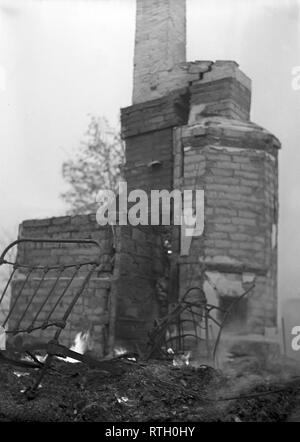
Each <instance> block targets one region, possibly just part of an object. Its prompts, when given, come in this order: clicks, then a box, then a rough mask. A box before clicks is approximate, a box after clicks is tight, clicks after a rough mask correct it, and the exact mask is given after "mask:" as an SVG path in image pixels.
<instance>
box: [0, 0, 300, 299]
mask: <svg viewBox="0 0 300 442" xmlns="http://www.w3.org/2000/svg"><path fill="white" fill-rule="evenodd" d="M187 8H188V21H187V25H188V47H187V53H188V60H194V59H198V60H199V59H203V60H216V59H233V60H236V61H237V62H238V63H239V64H240V67H241V69H242V70H243V71H244V72H245V73H246V74H247V75H248V76H250V77H251V79H252V81H253V83H252V84H253V94H252V120H253V121H254V122H256V123H258V124H260V125H262V126H264V127H266V128H267V129H269V130H271V131H272V132H273V133H274V134H275V135H276V136H278V137H279V139H280V140H281V142H282V144H283V149H282V151H281V154H280V231H279V235H280V237H279V239H280V258H279V264H280V295H281V296H282V297H283V296H295V295H297V294H298V295H299V296H300V233H299V232H298V226H300V195H299V190H300V90H298V91H295V90H293V89H292V74H291V72H292V69H293V67H295V66H300V13H299V10H300V0H187ZM134 21H135V1H134V0H90V1H88V0H84V1H83V0H82V1H81V0H20V1H17V0H0V201H1V205H0V229H1V230H0V239H1V235H2V236H3V230H5V231H9V232H12V231H14V232H15V231H16V226H17V225H18V223H19V222H20V221H22V220H23V219H26V218H35V217H46V216H51V215H57V214H62V213H63V211H64V207H63V204H62V203H61V201H60V199H59V193H60V192H61V191H62V189H63V181H62V178H61V164H62V161H63V160H64V159H66V158H68V157H70V156H71V155H72V153H73V152H74V150H75V149H76V147H77V146H78V144H79V141H80V139H82V137H83V133H84V132H85V130H86V127H87V123H88V118H87V114H88V113H95V114H98V115H100V116H101V115H103V116H106V117H107V118H108V119H109V120H110V122H111V123H112V124H113V125H115V126H117V124H118V118H119V109H120V107H124V106H128V105H130V104H131V93H132V73H133V50H134V25H135V23H134Z"/></svg>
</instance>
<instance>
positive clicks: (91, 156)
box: [61, 115, 125, 215]
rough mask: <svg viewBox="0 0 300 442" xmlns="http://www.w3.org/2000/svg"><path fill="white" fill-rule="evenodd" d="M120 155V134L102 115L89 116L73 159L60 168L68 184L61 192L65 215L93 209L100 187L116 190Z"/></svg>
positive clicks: (122, 151)
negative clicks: (66, 208) (65, 207)
mask: <svg viewBox="0 0 300 442" xmlns="http://www.w3.org/2000/svg"><path fill="white" fill-rule="evenodd" d="M124 157H125V152H124V145H123V143H122V140H121V137H120V134H119V133H117V131H116V130H114V129H112V128H111V127H110V125H109V124H108V122H107V120H106V119H105V118H100V117H95V116H93V115H92V116H91V121H90V123H89V125H88V130H87V132H86V134H85V140H84V141H82V142H81V144H80V146H79V149H78V151H77V152H76V155H75V158H73V159H69V160H68V161H66V162H64V164H63V167H62V174H63V178H64V179H65V181H66V182H67V183H68V184H69V189H68V190H67V191H66V192H64V193H62V194H61V197H62V198H63V200H64V201H65V202H66V203H67V204H68V206H69V209H68V214H70V215H75V214H85V213H92V212H94V211H96V210H97V204H96V195H97V193H98V192H99V190H101V189H112V190H115V189H116V187H117V183H118V181H119V179H120V176H121V169H122V164H123V163H124Z"/></svg>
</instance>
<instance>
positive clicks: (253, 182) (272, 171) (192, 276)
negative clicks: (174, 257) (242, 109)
mask: <svg viewBox="0 0 300 442" xmlns="http://www.w3.org/2000/svg"><path fill="white" fill-rule="evenodd" d="M176 139H177V145H174V147H175V152H174V154H175V157H176V159H175V163H176V164H177V165H180V164H181V167H177V168H176V169H175V170H174V185H175V187H179V188H181V189H182V190H184V189H203V190H204V195H205V230H204V234H203V235H202V236H201V237H194V238H192V239H189V238H187V244H186V245H185V247H184V249H185V250H182V247H181V250H180V253H181V255H182V256H181V257H180V277H179V279H180V292H181V296H182V295H183V294H184V293H185V291H186V290H187V289H188V288H189V287H191V286H193V285H197V284H198V285H199V278H200V271H203V269H204V270H205V271H206V272H207V276H208V277H209V279H210V280H211V283H212V285H213V286H214V287H215V288H216V289H213V290H211V288H212V287H209V285H208V284H207V283H206V285H205V287H206V291H207V293H208V298H209V302H210V303H213V304H215V305H219V304H220V299H219V298H220V297H222V296H230V297H237V296H239V295H241V294H242V293H243V292H244V291H245V290H246V289H247V288H248V287H249V284H250V285H251V283H252V284H253V283H255V285H256V287H255V290H254V291H253V293H252V294H251V295H250V296H249V300H248V301H247V320H246V321H245V324H244V325H245V326H246V325H248V326H249V329H250V330H251V331H259V332H262V331H263V330H264V328H265V327H272V326H275V325H276V255H277V223H278V216H277V212H278V208H277V201H278V182H277V181H278V175H277V167H278V149H279V148H280V143H279V142H278V140H277V139H276V138H275V137H274V136H273V135H272V134H270V133H269V132H267V131H265V130H263V129H262V128H260V127H259V126H257V125H254V124H253V123H238V122H237V121H233V120H230V119H226V118H219V117H211V118H206V119H205V118H202V119H200V120H199V121H198V123H197V124H195V125H194V126H186V127H182V128H180V129H178V130H177V136H176ZM201 265H203V267H201ZM246 323H247V324H246Z"/></svg>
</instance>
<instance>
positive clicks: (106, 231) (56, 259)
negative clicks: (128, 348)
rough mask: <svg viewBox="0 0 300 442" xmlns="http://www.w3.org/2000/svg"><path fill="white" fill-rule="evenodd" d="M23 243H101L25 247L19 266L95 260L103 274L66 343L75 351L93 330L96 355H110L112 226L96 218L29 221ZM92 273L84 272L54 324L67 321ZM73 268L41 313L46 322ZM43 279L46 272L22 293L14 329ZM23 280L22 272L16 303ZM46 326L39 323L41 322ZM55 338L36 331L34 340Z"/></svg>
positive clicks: (79, 307)
mask: <svg viewBox="0 0 300 442" xmlns="http://www.w3.org/2000/svg"><path fill="white" fill-rule="evenodd" d="M19 237H20V238H51V239H93V240H96V241H97V242H98V243H99V244H100V256H99V249H98V248H97V247H95V246H93V245H82V244H78V245H74V244H60V243H54V244H50V243H49V244H47V243H36V244H34V243H32V244H31V243H30V244H28V243H21V244H20V245H19V247H18V255H17V261H18V262H19V263H23V264H26V265H30V266H37V265H42V266H46V265H48V266H61V265H66V266H67V265H70V264H78V263H79V262H81V263H82V262H90V261H93V260H95V259H97V260H99V262H100V263H101V264H102V271H101V272H98V271H95V272H94V273H93V276H92V279H91V280H90V282H89V284H88V286H87V287H86V290H85V291H84V292H83V294H82V296H81V297H80V298H79V300H78V302H77V303H76V305H75V307H74V309H73V311H72V313H71V315H70V318H69V321H68V323H67V327H66V328H65V330H64V331H63V332H62V335H61V339H62V342H63V343H64V344H66V345H67V346H70V345H71V344H72V343H73V341H74V338H75V336H76V334H77V333H78V332H79V331H85V330H87V329H90V330H91V333H92V335H93V343H94V350H95V351H96V352H97V353H98V354H100V355H102V354H103V352H104V351H105V350H106V348H105V347H106V344H107V338H108V326H109V323H108V320H109V314H110V312H109V293H110V287H111V274H112V270H113V267H112V258H113V237H112V231H111V229H110V228H108V227H100V226H99V225H97V223H96V219H95V216H93V215H87V216H84V215H83V216H75V217H68V216H66V217H58V218H48V219H42V220H28V221H24V222H23V223H22V224H21V226H20V232H19ZM87 272H88V268H87V267H83V268H82V269H81V270H80V272H79V273H78V274H77V275H76V277H75V279H74V281H73V282H72V284H71V285H70V289H69V290H68V291H67V292H66V295H65V296H64V297H63V299H62V301H61V302H60V303H59V306H58V308H57V310H56V312H57V313H56V314H54V319H59V318H61V317H62V315H63V313H64V312H65V310H66V308H67V307H68V305H69V304H70V302H71V301H72V299H73V297H74V295H75V294H76V292H77V290H78V289H79V288H80V286H81V284H82V282H83V279H84V277H85V276H86V275H87ZM72 273H73V269H66V270H65V271H64V273H63V274H62V278H60V280H59V283H58V285H57V286H56V288H55V290H54V292H53V294H52V295H51V297H50V299H49V301H48V302H47V303H46V304H45V307H44V308H43V310H42V312H41V316H40V319H41V321H43V320H45V319H46V317H47V314H48V313H49V312H50V310H51V308H52V307H53V306H54V304H55V302H56V300H57V299H58V297H59V295H60V294H61V293H62V291H63V290H64V287H65V286H66V285H67V283H68V282H69V281H70V278H71V276H72ZM57 274H58V272H57V271H54V270H53V271H51V272H49V274H47V276H46V278H45V280H44V282H43V284H42V286H41V288H40V289H39V292H38V293H39V295H38V296H37V297H36V299H35V300H34V302H33V304H32V305H31V307H30V309H29V310H28V312H27V314H26V316H25V318H24V319H25V322H24V325H25V326H29V325H30V323H31V320H32V319H33V318H34V316H35V314H36V312H37V311H38V309H39V308H40V306H41V305H42V303H43V301H44V299H45V298H46V296H47V293H48V292H49V290H50V288H51V287H52V285H53V284H54V281H55V278H56V276H57ZM40 279H41V273H39V272H34V273H33V274H32V276H31V277H30V279H29V280H28V283H27V284H26V286H25V290H24V292H23V294H22V302H20V301H19V302H18V304H17V305H19V308H18V309H17V310H16V311H15V313H14V315H13V316H12V317H11V319H10V324H9V326H10V328H14V326H15V325H16V324H17V321H18V318H20V315H21V314H22V311H24V309H25V308H26V304H27V303H28V301H29V300H30V298H31V296H32V293H33V291H34V289H35V288H36V287H37V284H38V283H39V281H40ZM23 280H24V276H23V275H22V272H21V271H19V272H18V275H17V278H16V279H15V281H14V283H13V286H12V301H11V302H14V299H15V297H16V296H17V294H18V291H19V289H20V287H21V285H22V284H23ZM52 319H53V317H52ZM41 321H40V322H39V323H41ZM22 328H23V327H22ZM53 335H54V328H52V327H51V328H47V329H45V330H43V331H38V332H34V333H33V336H36V337H44V338H47V339H49V338H50V337H53Z"/></svg>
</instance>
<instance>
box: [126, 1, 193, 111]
mask: <svg viewBox="0 0 300 442" xmlns="http://www.w3.org/2000/svg"><path fill="white" fill-rule="evenodd" d="M185 61H186V1H185V0H137V9H136V34H135V54H134V85H133V104H136V103H140V102H145V101H147V100H151V99H152V98H159V97H160V96H163V95H164V94H165V89H164V83H165V84H166V85H167V87H168V88H169V87H170V86H171V85H170V77H171V76H172V70H173V69H174V67H175V66H176V65H178V64H180V63H183V62H185Z"/></svg>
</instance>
